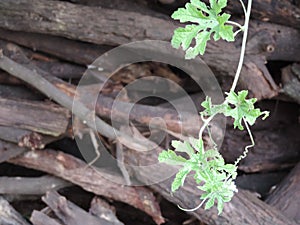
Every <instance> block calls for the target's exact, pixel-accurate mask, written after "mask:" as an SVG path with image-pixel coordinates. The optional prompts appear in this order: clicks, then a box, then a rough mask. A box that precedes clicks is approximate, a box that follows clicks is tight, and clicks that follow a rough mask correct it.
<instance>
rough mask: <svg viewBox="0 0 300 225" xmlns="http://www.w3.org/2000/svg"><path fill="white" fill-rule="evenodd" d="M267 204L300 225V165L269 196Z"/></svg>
mask: <svg viewBox="0 0 300 225" xmlns="http://www.w3.org/2000/svg"><path fill="white" fill-rule="evenodd" d="M266 202H267V203H268V204H270V205H271V206H273V207H274V208H276V209H278V210H280V211H281V212H282V213H283V214H284V215H286V216H287V217H288V218H290V219H294V220H295V221H296V222H297V223H298V224H300V214H299V205H300V163H298V164H297V166H296V167H295V168H294V169H293V170H292V171H291V172H290V174H289V175H288V176H287V177H286V178H285V179H284V180H283V181H282V182H281V183H280V184H279V185H278V186H277V187H276V189H275V191H273V192H272V193H271V194H270V196H268V198H267V199H266Z"/></svg>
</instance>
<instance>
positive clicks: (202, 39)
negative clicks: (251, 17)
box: [171, 0, 234, 59]
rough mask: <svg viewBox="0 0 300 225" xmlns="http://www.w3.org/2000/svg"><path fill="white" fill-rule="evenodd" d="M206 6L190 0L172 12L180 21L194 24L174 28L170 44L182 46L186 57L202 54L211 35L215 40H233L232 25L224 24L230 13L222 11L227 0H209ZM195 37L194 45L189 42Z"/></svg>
mask: <svg viewBox="0 0 300 225" xmlns="http://www.w3.org/2000/svg"><path fill="white" fill-rule="evenodd" d="M209 2H210V6H207V5H206V4H205V3H204V2H201V1H200V0H191V2H190V3H187V4H186V5H185V8H179V9H178V10H177V11H175V12H174V13H173V14H172V18H173V19H175V20H179V21H180V22H181V23H186V22H191V23H194V24H191V25H186V26H185V27H179V28H177V29H175V31H174V35H173V38H172V41H171V44H172V46H173V47H174V48H179V47H180V46H182V48H183V50H185V51H186V56H185V58H186V59H193V58H195V57H196V56H197V55H199V54H201V55H203V54H204V52H205V49H206V44H207V41H209V40H210V38H211V36H212V35H213V38H214V40H215V41H217V40H219V39H223V40H226V41H234V33H233V26H231V25H225V24H226V22H228V20H229V18H230V15H229V14H227V13H223V14H221V12H222V9H223V8H224V7H226V5H227V0H210V1H209ZM193 39H195V45H194V47H192V46H191V43H192V41H193Z"/></svg>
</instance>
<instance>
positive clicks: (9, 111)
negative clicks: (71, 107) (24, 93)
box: [0, 98, 70, 137]
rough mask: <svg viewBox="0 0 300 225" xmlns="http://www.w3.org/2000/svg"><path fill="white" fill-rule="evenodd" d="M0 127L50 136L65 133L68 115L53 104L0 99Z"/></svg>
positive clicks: (64, 110) (67, 112)
mask: <svg viewBox="0 0 300 225" xmlns="http://www.w3.org/2000/svg"><path fill="white" fill-rule="evenodd" d="M0 108H1V111H0V125H3V126H9V127H16V128H21V129H27V130H31V131H35V132H38V133H42V134H47V135H51V136H55V137H58V136H61V135H63V134H65V133H66V131H67V127H68V123H69V118H70V113H69V111H68V110H66V109H64V108H62V107H59V106H58V105H56V104H53V103H51V104H50V103H46V102H37V101H25V100H11V99H5V98H0Z"/></svg>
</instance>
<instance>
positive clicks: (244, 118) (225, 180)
mask: <svg viewBox="0 0 300 225" xmlns="http://www.w3.org/2000/svg"><path fill="white" fill-rule="evenodd" d="M240 3H241V5H242V7H243V10H244V14H245V22H244V25H240V24H239V23H237V22H234V21H231V20H229V19H230V17H231V15H229V14H227V13H224V12H222V10H223V9H224V8H225V7H226V6H227V0H209V5H208V4H206V3H204V2H202V1H201V0H191V1H190V2H189V3H187V4H186V5H185V8H179V9H178V10H177V11H175V12H174V13H173V14H172V18H173V19H175V20H179V21H180V22H181V23H185V22H190V23H192V24H189V25H186V26H185V27H179V28H177V29H176V30H175V31H174V35H173V38H172V41H171V44H172V46H173V47H174V48H179V47H180V46H181V47H182V48H183V50H185V51H186V55H185V58H186V59H193V58H195V57H196V56H198V55H199V54H200V55H203V54H204V52H205V49H206V44H207V42H208V41H209V40H210V39H211V38H213V39H214V41H218V40H219V39H223V40H226V41H228V42H232V41H234V40H235V37H236V36H237V34H238V33H239V32H243V40H242V47H241V53H240V59H239V64H238V68H237V71H236V74H235V77H234V81H233V83H232V86H231V89H230V91H229V92H226V93H225V94H226V98H225V100H224V102H223V103H221V104H218V105H216V104H213V103H212V100H211V98H210V97H206V99H205V101H204V102H202V104H201V105H202V106H203V108H204V110H203V111H202V112H200V115H201V118H202V120H203V125H202V127H201V128H200V131H199V138H198V139H196V138H189V140H188V141H184V142H181V141H173V142H172V146H173V147H174V149H175V151H173V150H167V151H162V152H161V153H160V154H159V157H158V159H159V161H160V162H164V163H167V164H172V165H179V166H181V168H180V169H179V171H178V173H177V174H176V176H175V178H174V181H173V183H172V187H171V190H172V192H175V191H176V190H177V189H179V188H180V187H181V186H183V185H184V181H185V178H186V176H187V175H188V174H189V173H191V172H193V174H194V179H195V181H196V183H197V185H198V186H197V188H199V189H200V190H202V191H203V194H202V195H201V196H200V199H201V200H202V201H201V203H200V204H199V205H198V206H197V207H196V208H194V209H183V208H181V209H183V210H185V211H194V210H197V209H198V208H200V207H201V206H202V205H203V204H204V203H205V209H210V208H211V207H212V206H213V205H214V204H216V205H217V209H218V213H219V214H220V213H222V211H223V207H224V203H225V202H229V201H230V200H231V199H232V197H233V195H234V192H237V188H236V185H235V179H236V177H237V166H238V163H239V162H240V161H241V160H242V159H243V158H245V157H246V156H247V153H248V149H249V148H251V147H253V146H254V145H255V143H254V139H253V136H252V133H251V131H250V126H252V125H253V124H254V123H255V121H256V119H257V118H258V117H259V116H263V118H262V119H265V118H266V117H267V116H268V115H269V112H267V111H264V112H262V111H261V110H260V109H259V108H255V107H254V103H255V102H256V99H255V98H251V99H247V95H248V91H247V90H242V91H239V92H235V88H236V85H237V82H238V79H239V76H240V73H241V69H242V66H243V61H244V55H245V49H246V42H247V35H248V26H249V19H250V14H251V5H252V0H248V4H247V8H246V7H245V5H244V3H243V1H242V0H240ZM194 39H195V44H194V45H193V46H192V41H193V40H194ZM217 114H223V115H224V116H226V117H232V118H233V121H234V122H233V125H234V128H238V129H240V130H244V126H245V128H246V130H247V132H248V134H249V137H250V140H251V144H250V145H248V146H246V147H245V149H244V152H243V154H242V155H241V156H240V157H239V158H237V160H236V161H235V163H234V164H226V163H225V161H224V159H223V157H222V155H221V154H220V153H219V151H218V148H217V145H216V144H214V146H213V147H212V148H211V149H205V147H204V144H203V132H204V130H205V129H207V130H208V134H209V137H210V139H211V141H212V143H214V141H213V139H212V136H211V135H210V130H209V123H210V122H211V121H212V119H213V118H214V117H215V116H216V115H217ZM178 152H180V153H182V152H184V153H185V154H186V155H187V156H188V158H185V157H182V156H181V155H178V154H177V153H178Z"/></svg>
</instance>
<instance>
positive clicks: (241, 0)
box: [240, 0, 247, 17]
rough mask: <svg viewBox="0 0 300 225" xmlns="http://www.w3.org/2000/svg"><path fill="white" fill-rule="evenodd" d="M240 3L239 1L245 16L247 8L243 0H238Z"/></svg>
mask: <svg viewBox="0 0 300 225" xmlns="http://www.w3.org/2000/svg"><path fill="white" fill-rule="evenodd" d="M240 3H241V5H242V7H243V11H244V14H245V17H246V15H247V10H246V7H245V4H244V2H243V0H240Z"/></svg>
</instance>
